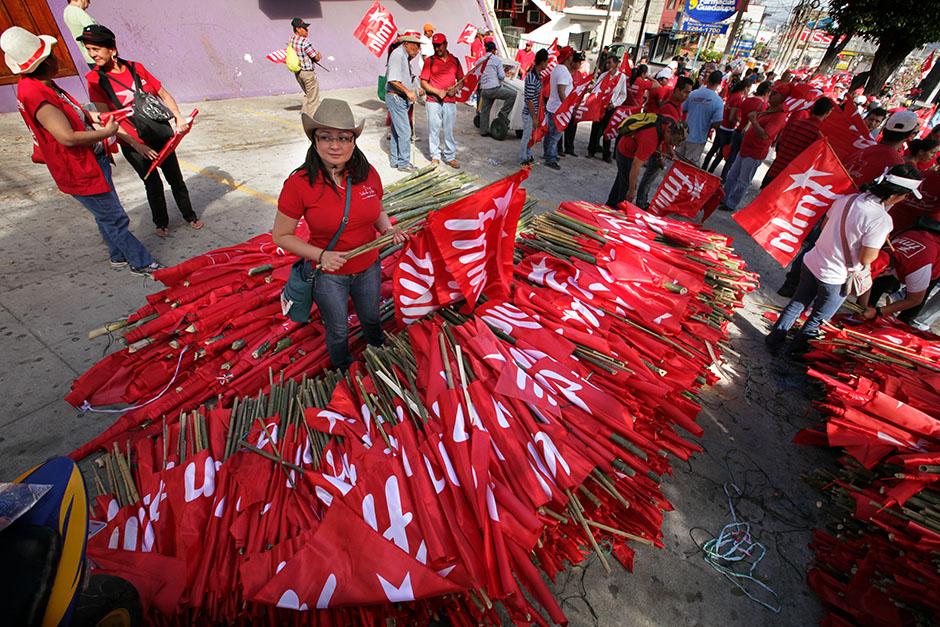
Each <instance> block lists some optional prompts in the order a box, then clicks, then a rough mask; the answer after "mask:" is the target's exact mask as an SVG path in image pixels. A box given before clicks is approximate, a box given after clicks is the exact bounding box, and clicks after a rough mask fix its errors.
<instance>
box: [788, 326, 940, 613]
mask: <svg viewBox="0 0 940 627" xmlns="http://www.w3.org/2000/svg"><path fill="white" fill-rule="evenodd" d="M806 358H807V360H808V362H809V374H810V376H812V377H814V378H816V379H818V380H819V381H820V382H821V383H822V384H823V386H824V388H825V397H824V398H823V399H822V400H821V401H819V402H818V403H817V406H818V407H819V409H820V410H821V411H822V413H823V415H824V416H825V419H826V424H825V426H824V429H822V430H820V431H811V430H807V431H803V432H801V433H800V434H798V436H797V439H796V441H797V442H799V443H803V444H816V445H821V446H831V447H840V448H841V449H843V450H844V452H845V455H844V456H843V457H841V458H840V462H841V468H840V470H839V471H838V472H836V473H829V472H825V471H819V472H817V474H816V475H815V476H814V477H813V478H812V481H813V482H814V484H816V485H817V486H818V487H819V488H820V489H821V490H823V491H824V492H825V493H826V494H828V495H829V497H830V500H829V507H830V509H831V510H832V513H833V515H834V517H835V518H836V522H835V523H834V524H832V525H830V526H829V527H827V529H825V530H821V529H820V530H817V531H816V532H815V533H814V540H813V548H814V549H815V551H816V562H815V565H814V567H813V569H812V570H811V571H810V573H809V583H810V585H811V586H812V588H813V589H814V590H815V591H816V593H817V594H818V595H819V596H820V598H821V599H822V601H823V603H824V604H825V606H826V609H827V610H828V612H829V615H828V617H827V624H830V625H850V624H852V625H911V624H936V623H937V622H938V621H940V600H938V598H937V594H936V591H937V590H938V589H940V566H938V564H940V562H938V557H940V490H938V484H937V480H938V479H940V338H938V337H937V336H935V335H931V334H929V333H921V332H918V331H914V330H912V329H911V328H910V327H907V326H906V325H903V324H901V323H899V322H896V321H891V320H885V319H878V320H876V321H873V322H870V323H867V324H865V325H862V326H846V327H844V328H835V327H832V328H831V329H829V330H828V332H827V333H826V337H825V338H824V339H821V340H819V341H817V342H815V343H814V350H813V351H812V352H811V353H808V354H807V356H806Z"/></svg>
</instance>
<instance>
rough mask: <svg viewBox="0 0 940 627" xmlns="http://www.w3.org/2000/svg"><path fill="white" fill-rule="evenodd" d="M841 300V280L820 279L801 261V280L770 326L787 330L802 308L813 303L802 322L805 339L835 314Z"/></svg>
mask: <svg viewBox="0 0 940 627" xmlns="http://www.w3.org/2000/svg"><path fill="white" fill-rule="evenodd" d="M844 301H845V296H843V294H842V284H841V283H840V284H833V283H823V282H822V281H820V280H819V279H817V278H816V276H815V275H814V274H813V273H812V272H810V271H809V268H807V267H806V266H805V265H804V266H803V267H802V269H801V270H800V282H799V284H798V285H797V286H796V292H794V293H793V299H792V300H791V301H790V303H789V304H788V305H787V306H786V307H785V308H784V309H783V313H781V314H780V318H778V319H777V323H776V324H775V325H774V328H773V330H774V331H781V332H784V333H785V332H787V331H789V330H790V327H792V326H793V324H794V323H795V322H796V321H797V319H798V318H799V317H800V314H802V313H803V310H804V309H806V308H807V307H809V306H810V305H812V308H813V311H812V313H810V314H809V317H807V318H806V322H804V323H803V327H802V328H801V329H800V335H801V336H803V337H804V338H807V339H808V338H813V337H815V336H816V333H817V332H818V331H819V327H820V325H822V323H823V322H826V321H827V320H829V318H831V317H832V316H834V315H835V313H836V312H837V311H839V307H841V306H842V303H843V302H844Z"/></svg>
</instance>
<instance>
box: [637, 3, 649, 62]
mask: <svg viewBox="0 0 940 627" xmlns="http://www.w3.org/2000/svg"><path fill="white" fill-rule="evenodd" d="M650 1H651V0H646V5H645V6H644V7H643V19H642V20H641V21H640V34H639V35H638V36H637V38H636V58H637V60H639V59H641V58H642V57H643V55H642V54H641V52H640V51H641V50H642V48H643V39H644V38H645V37H646V16H647V15H649V12H650Z"/></svg>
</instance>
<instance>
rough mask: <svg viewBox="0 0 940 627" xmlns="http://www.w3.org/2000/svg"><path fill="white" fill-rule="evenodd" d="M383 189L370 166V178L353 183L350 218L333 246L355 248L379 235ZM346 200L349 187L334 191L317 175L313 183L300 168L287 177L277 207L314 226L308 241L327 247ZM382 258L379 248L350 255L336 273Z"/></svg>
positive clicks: (354, 270)
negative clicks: (377, 230) (377, 223)
mask: <svg viewBox="0 0 940 627" xmlns="http://www.w3.org/2000/svg"><path fill="white" fill-rule="evenodd" d="M383 193H384V190H383V188H382V180H381V179H380V178H379V173H378V172H376V171H375V168H372V167H370V168H369V176H368V177H366V180H365V181H363V182H362V183H359V184H356V185H353V188H352V196H351V198H350V202H349V221H348V222H347V224H346V228H345V229H343V233H342V235H340V237H339V241H338V242H336V245H335V246H334V247H333V250H335V251H337V252H343V251H345V250H352V249H353V248H357V247H359V246H362V245H363V244H368V243H369V242H371V241H373V240H374V239H375V237H376V231H375V222H376V221H377V220H378V219H379V214H380V213H381V212H382V194H383ZM345 204H346V190H345V189H343V188H342V187H337V190H336V191H333V189H332V188H330V186H329V185H327V184H326V183H325V182H324V181H323V178H322V177H317V180H316V181H315V182H314V184H313V185H311V184H310V183H309V182H308V181H307V174H306V172H304V171H300V172H294V173H293V174H291V175H290V176H289V177H287V180H286V181H284V187H283V188H282V189H281V195H280V196H279V197H278V199H277V210H278V211H280V212H281V213H283V214H284V215H286V216H288V217H290V218H294V219H295V220H299V219H301V218H303V219H304V220H305V221H306V222H307V228H308V229H310V237H309V239H308V241H309V242H310V243H311V244H313V245H314V246H317V247H318V248H325V247H326V245H327V244H329V243H330V240H331V239H333V236H334V235H335V234H336V231H337V229H339V224H340V222H341V221H342V219H343V207H344V206H345ZM378 258H379V252H378V251H377V250H373V251H371V252H366V253H362V254H361V255H357V256H355V257H353V258H352V259H349V260H348V261H347V262H346V263H345V264H344V265H343V267H342V268H340V269H339V270H338V271H337V272H335V273H333V274H355V273H357V272H362V271H363V270H365V269H366V268H368V267H369V266H371V265H372V264H373V263H375V260H376V259H378Z"/></svg>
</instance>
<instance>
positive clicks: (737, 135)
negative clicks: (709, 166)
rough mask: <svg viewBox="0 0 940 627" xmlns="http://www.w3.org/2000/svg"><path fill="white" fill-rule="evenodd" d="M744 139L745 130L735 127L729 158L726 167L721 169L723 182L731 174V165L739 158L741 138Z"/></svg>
mask: <svg viewBox="0 0 940 627" xmlns="http://www.w3.org/2000/svg"><path fill="white" fill-rule="evenodd" d="M742 139H744V131H739V130H738V129H735V130H734V132H733V133H731V152H729V153H728V159H727V160H726V161H725V167H723V168H722V169H721V182H722V183H724V182H725V181H726V180H727V179H728V175H729V174H731V166H733V165H734V162H735V160H736V159H737V158H738V151H739V150H741V140H742Z"/></svg>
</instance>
